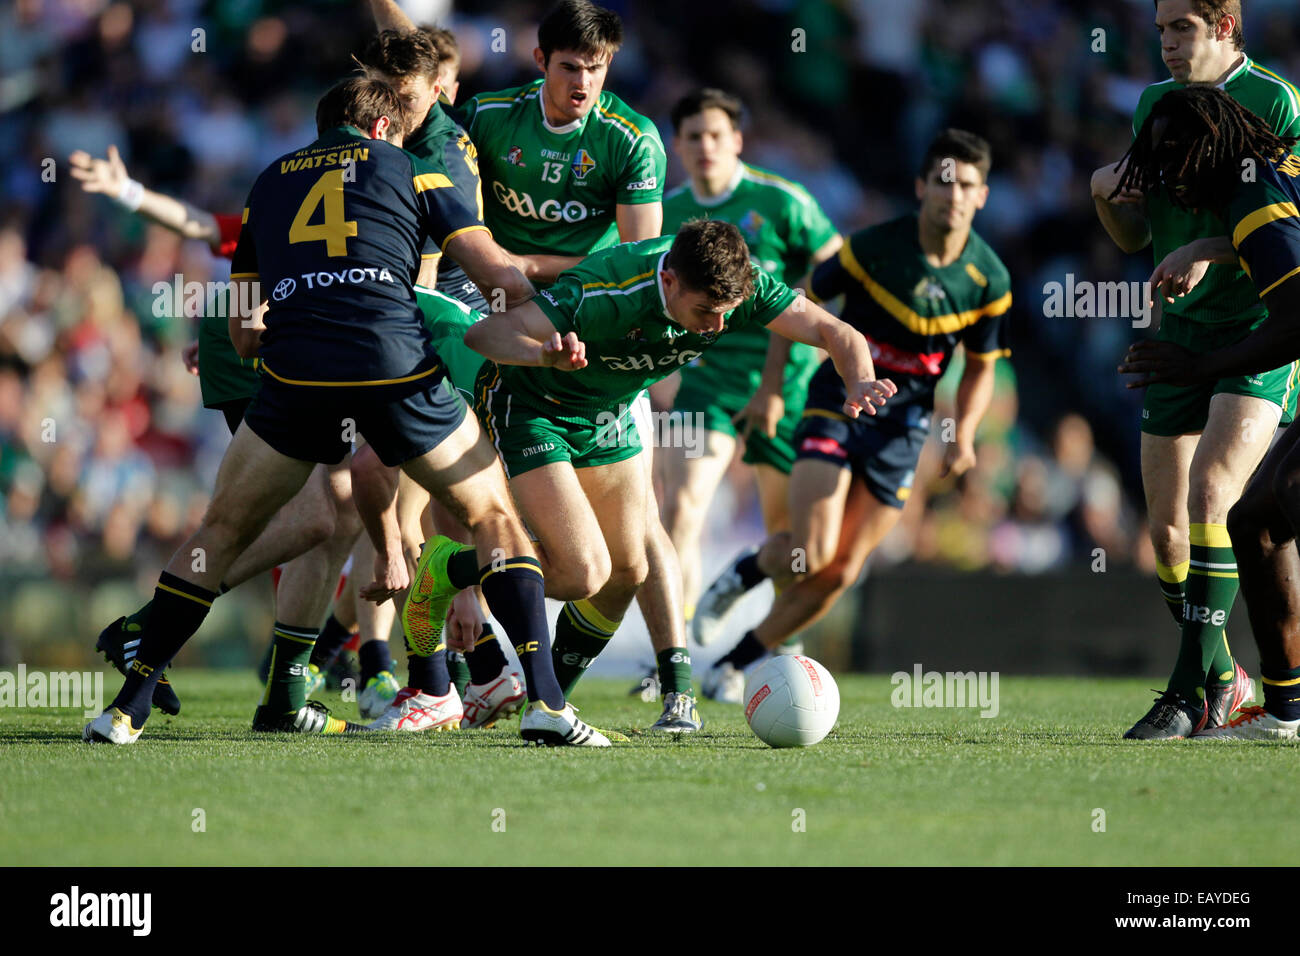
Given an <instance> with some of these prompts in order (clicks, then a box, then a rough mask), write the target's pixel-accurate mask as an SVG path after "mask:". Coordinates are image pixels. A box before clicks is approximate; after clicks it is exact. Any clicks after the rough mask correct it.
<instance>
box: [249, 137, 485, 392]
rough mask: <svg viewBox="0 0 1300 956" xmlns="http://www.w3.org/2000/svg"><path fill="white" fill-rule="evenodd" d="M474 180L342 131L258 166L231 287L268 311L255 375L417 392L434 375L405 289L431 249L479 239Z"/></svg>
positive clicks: (418, 316)
mask: <svg viewBox="0 0 1300 956" xmlns="http://www.w3.org/2000/svg"><path fill="white" fill-rule="evenodd" d="M478 194H479V193H478V181H477V179H476V178H475V177H472V176H470V175H469V170H468V169H467V168H465V167H461V168H460V169H455V168H449V167H447V166H446V165H445V164H444V163H442V162H436V161H428V160H422V159H420V158H418V157H416V156H413V155H412V154H411V153H408V152H406V151H405V150H402V149H399V148H398V147H396V146H393V145H392V144H390V143H387V142H384V141H382V140H374V139H368V138H366V137H365V136H364V135H363V134H362V133H361V132H360V131H359V130H357V129H354V128H352V127H339V128H337V129H333V130H329V131H328V132H326V133H325V134H324V135H322V136H321V137H320V138H319V139H318V140H316V142H314V143H312V144H311V145H310V146H307V147H305V148H303V149H300V150H296V151H294V152H292V153H289V154H287V155H285V156H283V157H281V158H280V159H278V160H276V161H275V162H274V163H272V164H271V165H270V166H268V167H267V168H266V169H265V170H264V171H263V172H262V174H261V175H260V176H258V178H257V181H256V182H255V183H254V184H253V188H252V191H251V192H250V193H249V196H248V204H247V206H246V208H245V209H244V227H243V230H242V231H241V232H240V237H239V247H238V248H237V249H236V250H235V256H234V261H233V264H232V266H231V276H232V278H257V279H258V280H259V282H260V285H261V289H262V292H263V295H265V296H267V298H268V299H269V302H270V307H269V309H268V311H267V314H266V320H265V321H266V331H265V332H264V333H263V334H262V344H261V348H260V350H259V352H258V357H259V358H260V359H261V360H262V361H261V367H262V372H263V374H266V375H269V376H271V377H273V378H275V379H277V380H278V381H280V382H283V383H285V384H289V385H297V386H306V387H338V386H352V387H366V386H388V387H389V389H388V390H390V391H391V390H393V387H396V386H402V388H401V391H409V390H411V389H418V388H423V387H425V386H427V384H428V383H427V382H423V381H422V380H423V379H426V378H428V377H429V376H432V375H434V374H436V373H437V371H438V365H439V362H438V357H437V353H436V352H435V351H434V349H433V347H432V345H431V344H430V339H429V334H428V332H427V330H426V329H425V326H424V321H423V315H422V313H421V312H420V309H419V306H418V305H417V304H416V299H415V291H414V283H415V279H416V276H417V275H418V272H419V263H420V253H421V250H422V249H423V247H424V245H425V242H426V240H427V239H430V238H431V239H432V240H433V241H434V242H435V243H436V244H437V245H438V247H439V248H440V249H444V248H446V245H447V243H448V242H450V241H451V240H452V239H453V238H455V237H456V236H458V235H461V234H462V233H464V232H467V231H469V230H473V229H484V230H485V229H486V228H487V227H486V226H484V225H483V220H482V217H481V200H480V199H479V198H478Z"/></svg>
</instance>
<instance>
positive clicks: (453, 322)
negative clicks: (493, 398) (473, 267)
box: [415, 285, 487, 397]
mask: <svg viewBox="0 0 1300 956" xmlns="http://www.w3.org/2000/svg"><path fill="white" fill-rule="evenodd" d="M415 301H416V303H417V304H418V305H419V306H420V313H421V314H422V315H423V316H424V327H425V328H426V329H428V330H429V336H430V338H431V339H432V340H433V348H434V351H436V352H437V353H438V357H439V358H440V359H442V367H443V371H445V372H446V373H447V378H449V379H451V384H452V385H453V386H455V387H456V388H457V389H458V390H460V391H461V392H464V393H465V394H466V395H468V396H471V397H472V396H473V394H474V377H475V376H476V375H478V372H479V369H480V368H482V367H483V363H484V362H486V361H487V359H485V358H483V356H482V355H480V354H479V353H478V352H475V351H474V350H473V349H472V348H470V347H469V346H468V345H466V344H465V332H466V331H467V330H468V329H469V327H470V326H471V325H473V324H474V323H475V322H477V321H479V320H480V319H481V318H483V313H482V312H479V311H478V310H477V309H471V308H470V307H469V306H467V305H465V303H463V302H460V301H458V300H456V299H453V298H452V297H451V296H449V295H445V294H443V293H441V292H438V291H437V290H436V289H427V288H425V287H424V286H422V285H417V286H416V287H415Z"/></svg>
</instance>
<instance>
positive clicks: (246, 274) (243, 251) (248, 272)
mask: <svg viewBox="0 0 1300 956" xmlns="http://www.w3.org/2000/svg"><path fill="white" fill-rule="evenodd" d="M252 201H253V200H252V197H249V203H250V205H249V206H245V207H244V214H243V216H240V217H235V216H230V217H228V218H230V219H235V218H238V219H239V222H240V224H241V228H240V230H239V233H238V239H237V240H236V245H235V251H234V253H233V254H232V256H231V259H230V278H232V279H256V278H257V277H258V275H257V249H256V248H255V247H254V246H253V230H251V229H244V228H242V226H244V225H247V224H248V213H249V210H250V209H251V208H252V207H251V203H252ZM222 248H223V249H224V248H225V232H224V230H223V232H222Z"/></svg>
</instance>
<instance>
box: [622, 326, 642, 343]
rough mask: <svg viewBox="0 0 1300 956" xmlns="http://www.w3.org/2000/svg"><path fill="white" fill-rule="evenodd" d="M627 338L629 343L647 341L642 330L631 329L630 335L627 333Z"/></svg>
mask: <svg viewBox="0 0 1300 956" xmlns="http://www.w3.org/2000/svg"><path fill="white" fill-rule="evenodd" d="M626 337H627V340H628V341H629V342H644V341H645V336H644V335H642V334H641V330H640V329H631V330H629V331H628V333H627V336H626Z"/></svg>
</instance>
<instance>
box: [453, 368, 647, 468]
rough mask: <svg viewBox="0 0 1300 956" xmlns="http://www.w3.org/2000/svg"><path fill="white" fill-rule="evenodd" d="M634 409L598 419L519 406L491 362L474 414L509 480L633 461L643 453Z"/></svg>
mask: <svg viewBox="0 0 1300 956" xmlns="http://www.w3.org/2000/svg"><path fill="white" fill-rule="evenodd" d="M635 406H636V402H635V401H634V402H632V403H631V404H628V405H620V406H616V407H614V408H611V409H609V410H608V411H601V412H598V413H596V414H594V415H578V414H573V415H559V414H556V413H555V412H549V411H543V410H541V409H538V408H534V407H532V406H530V405H524V404H522V403H516V402H514V401H513V400H512V396H511V395H510V393H509V392H508V391H506V389H505V387H504V386H503V385H502V384H501V377H500V370H499V369H498V368H497V366H496V365H494V364H493V363H491V362H488V363H486V364H485V365H484V366H483V369H482V371H480V372H479V376H478V381H477V383H476V385H475V389H474V411H475V412H476V413H478V417H479V420H480V421H481V422H482V423H483V428H484V429H485V430H486V431H487V434H488V438H490V439H491V440H492V444H493V445H494V446H495V447H496V450H497V454H498V455H500V456H501V461H502V463H503V464H504V465H505V469H506V476H507V477H509V478H517V477H518V476H519V475H522V474H525V473H526V472H529V471H533V470H534V469H537V468H541V467H543V466H545V465H552V464H555V463H556V462H561V461H564V462H568V463H569V464H571V465H572V466H573V467H574V468H596V467H599V466H600V465H612V464H614V463H615V462H619V461H626V460H627V459H629V458H634V457H635V456H637V455H639V454H640V453H641V433H640V430H639V429H638V428H637V426H636V422H635V420H634V419H633V414H632V412H633V408H634V407H635Z"/></svg>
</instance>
